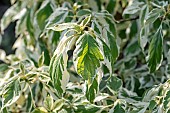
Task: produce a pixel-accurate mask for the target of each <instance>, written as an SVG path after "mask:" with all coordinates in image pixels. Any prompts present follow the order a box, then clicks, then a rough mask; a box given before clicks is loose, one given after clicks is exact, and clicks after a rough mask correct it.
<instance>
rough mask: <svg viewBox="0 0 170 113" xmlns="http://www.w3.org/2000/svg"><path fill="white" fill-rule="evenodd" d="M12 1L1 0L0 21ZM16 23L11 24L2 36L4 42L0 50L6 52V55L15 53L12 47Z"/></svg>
mask: <svg viewBox="0 0 170 113" xmlns="http://www.w3.org/2000/svg"><path fill="white" fill-rule="evenodd" d="M10 6H11V5H10V0H0V19H1V18H2V16H3V14H4V13H5V11H6V10H7V9H8V8H9V7H10ZM15 40H16V38H15V22H13V23H11V24H10V25H9V26H8V27H7V29H6V30H5V31H4V34H2V42H1V44H0V49H3V50H5V52H6V54H7V55H8V54H11V53H14V50H12V46H13V44H14V42H15Z"/></svg>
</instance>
